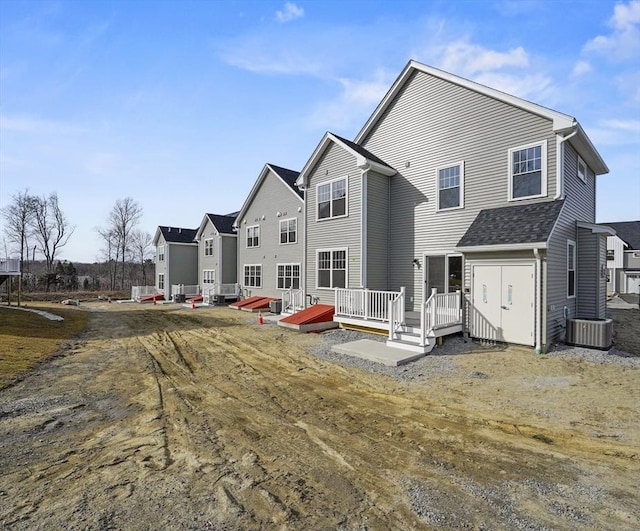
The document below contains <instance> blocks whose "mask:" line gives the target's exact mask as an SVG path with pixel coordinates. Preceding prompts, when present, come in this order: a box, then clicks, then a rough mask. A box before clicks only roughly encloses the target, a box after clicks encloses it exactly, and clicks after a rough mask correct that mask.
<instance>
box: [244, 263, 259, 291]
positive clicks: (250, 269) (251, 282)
mask: <svg viewBox="0 0 640 531" xmlns="http://www.w3.org/2000/svg"><path fill="white" fill-rule="evenodd" d="M244 287H245V288H261V287H262V266H261V265H246V266H244Z"/></svg>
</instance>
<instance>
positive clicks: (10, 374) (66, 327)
mask: <svg viewBox="0 0 640 531" xmlns="http://www.w3.org/2000/svg"><path fill="white" fill-rule="evenodd" d="M38 307H39V308H42V309H43V310H47V311H50V312H51V313H55V314H57V315H61V316H62V317H64V321H50V320H49V319H46V318H44V317H42V316H41V315H37V314H35V313H32V312H24V311H20V310H12V309H8V308H6V307H2V306H0V389H2V388H4V387H7V386H8V385H9V384H11V383H12V382H14V381H15V380H16V379H17V378H18V377H20V376H22V375H23V374H25V373H26V372H28V371H30V370H31V369H33V368H34V367H35V366H36V365H38V364H39V363H41V362H42V361H44V360H46V359H47V358H49V357H51V356H52V355H53V354H54V353H55V352H56V351H58V350H59V349H60V347H61V346H62V345H63V344H64V342H65V341H68V340H69V339H72V338H74V337H77V336H78V335H80V334H81V333H82V332H83V331H84V330H85V329H86V327H87V325H88V322H89V313H88V312H85V311H82V310H77V309H71V308H60V307H58V306H56V307H51V306H47V307H42V306H38Z"/></svg>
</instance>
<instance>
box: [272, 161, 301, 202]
mask: <svg viewBox="0 0 640 531" xmlns="http://www.w3.org/2000/svg"><path fill="white" fill-rule="evenodd" d="M268 166H269V167H270V168H271V169H272V170H273V171H275V172H276V173H277V174H278V175H279V177H280V178H281V179H282V180H283V181H284V182H285V183H287V185H288V186H289V187H290V188H291V189H292V190H293V191H294V192H295V193H296V194H298V195H299V196H300V197H304V194H303V192H302V190H300V188H298V187H297V186H296V181H297V180H298V176H299V175H300V172H299V171H294V170H289V169H287V168H283V167H282V166H276V165H275V164H268Z"/></svg>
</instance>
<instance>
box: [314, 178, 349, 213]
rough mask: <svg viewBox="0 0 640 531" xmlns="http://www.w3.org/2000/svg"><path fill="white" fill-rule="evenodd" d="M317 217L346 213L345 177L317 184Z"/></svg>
mask: <svg viewBox="0 0 640 531" xmlns="http://www.w3.org/2000/svg"><path fill="white" fill-rule="evenodd" d="M317 194H318V219H328V218H337V217H341V216H346V215H347V178H346V177H343V178H342V179H338V180H336V181H331V182H328V183H323V184H319V185H318V186H317Z"/></svg>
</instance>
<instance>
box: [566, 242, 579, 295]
mask: <svg viewBox="0 0 640 531" xmlns="http://www.w3.org/2000/svg"><path fill="white" fill-rule="evenodd" d="M569 246H573V269H569ZM577 260H578V252H577V246H576V242H575V241H573V240H569V239H567V265H566V275H565V278H566V280H567V289H566V293H565V294H566V297H567V299H575V298H576V294H577V291H578V264H577V263H576V262H577ZM569 271H573V295H569Z"/></svg>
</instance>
